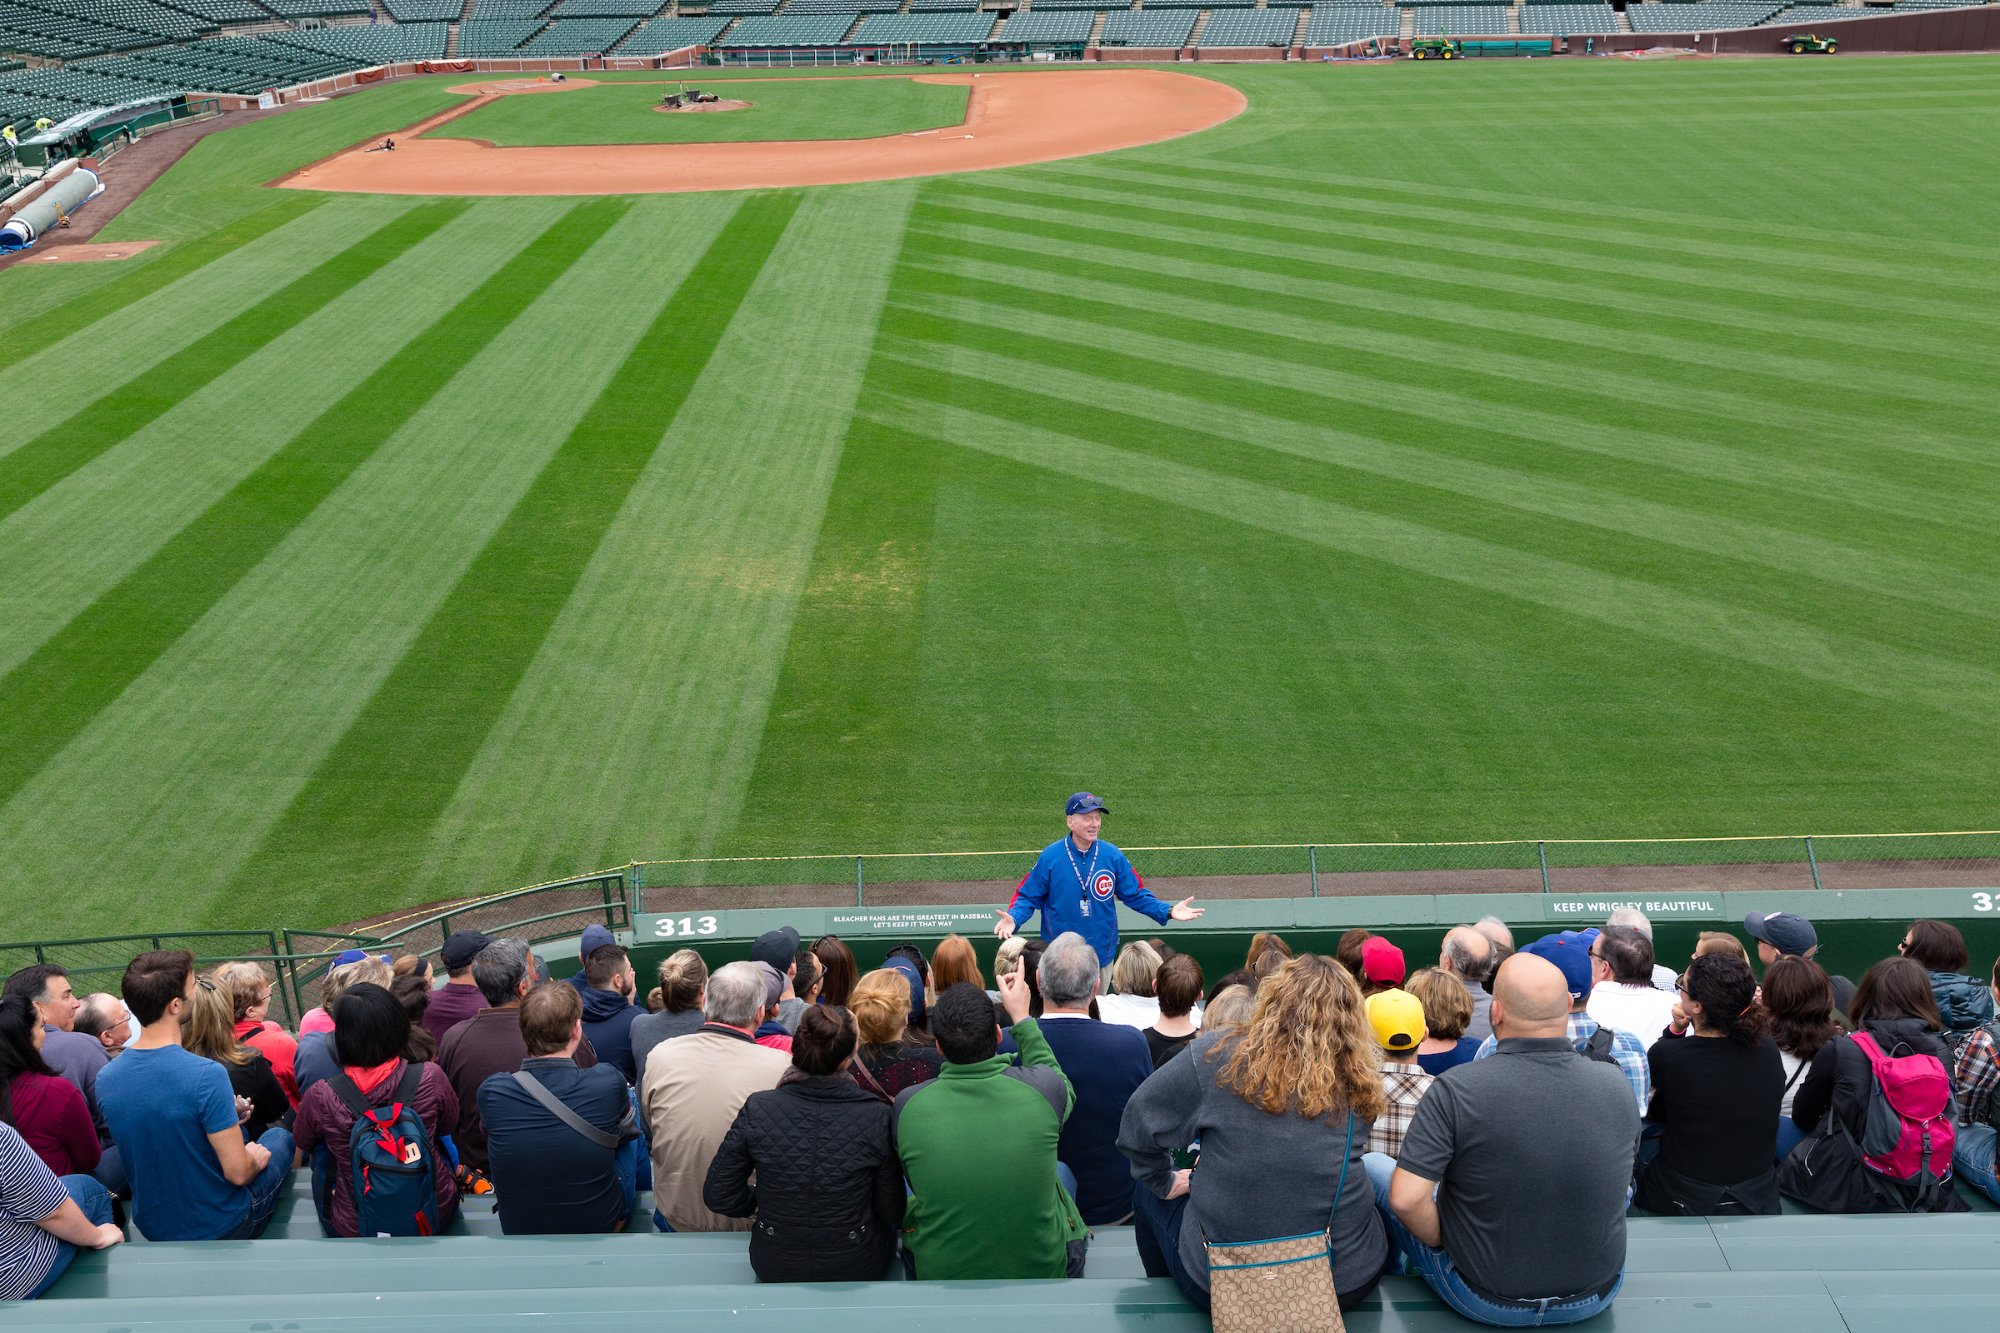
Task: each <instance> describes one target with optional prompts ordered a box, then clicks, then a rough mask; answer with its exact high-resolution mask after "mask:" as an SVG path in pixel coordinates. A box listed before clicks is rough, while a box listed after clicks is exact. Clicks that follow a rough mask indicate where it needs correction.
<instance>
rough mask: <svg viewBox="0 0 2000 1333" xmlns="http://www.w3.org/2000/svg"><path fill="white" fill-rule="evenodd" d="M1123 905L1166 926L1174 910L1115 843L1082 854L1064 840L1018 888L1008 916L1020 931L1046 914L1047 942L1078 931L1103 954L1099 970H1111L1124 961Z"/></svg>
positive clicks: (1050, 847) (1052, 847)
mask: <svg viewBox="0 0 2000 1333" xmlns="http://www.w3.org/2000/svg"><path fill="white" fill-rule="evenodd" d="M1119 903H1124V904H1125V905H1126V906H1127V907H1130V908H1131V909H1132V910H1133V911H1135V912H1142V913H1144V914H1145V915H1147V916H1149V917H1151V918H1153V920H1155V921H1157V922H1159V923H1160V924H1161V925H1165V924H1166V923H1167V918H1168V915H1169V914H1170V913H1171V912H1172V910H1173V908H1172V905H1171V904H1168V903H1163V902H1161V901H1160V900H1159V899H1158V898H1155V897H1154V896H1153V895H1152V893H1151V892H1150V891H1148V890H1147V888H1146V885H1145V883H1144V882H1143V881H1142V880H1140V878H1139V876H1138V875H1137V874H1136V873H1135V872H1134V871H1133V869H1132V863H1131V862H1130V861H1127V860H1126V859H1125V853H1123V852H1121V851H1119V850H1118V849H1117V848H1116V847H1113V846H1112V845H1111V844H1110V843H1108V842H1105V841H1104V840H1103V839H1101V838H1100V839H1099V840H1098V841H1096V842H1094V843H1092V844H1091V847H1090V850H1089V851H1087V852H1078V851H1077V850H1076V844H1075V843H1074V842H1072V841H1070V839H1069V838H1067V837H1063V838H1058V839H1057V840H1056V841H1054V842H1052V843H1050V844H1049V845H1048V846H1047V847H1044V848H1043V849H1042V854H1041V855H1040V856H1038V857H1037V858H1035V868H1034V869H1032V870H1030V871H1029V872H1028V873H1027V876H1026V877H1025V878H1024V879H1022V881H1021V883H1020V885H1019V886H1018V887H1016V888H1015V890H1014V901H1013V902H1011V903H1009V904H1008V905H1007V914H1008V915H1009V916H1011V917H1013V918H1014V924H1015V926H1017V927H1019V926H1025V925H1027V924H1028V918H1030V917H1032V916H1033V915H1034V914H1035V913H1036V912H1040V913H1041V914H1042V934H1043V935H1044V936H1045V937H1047V938H1049V939H1054V938H1055V937H1056V936H1058V935H1062V934H1066V933H1068V932H1070V931H1075V932H1076V933H1077V934H1079V935H1081V936H1083V937H1084V938H1085V939H1086V940H1089V941H1090V943H1091V947H1093V948H1095V949H1096V950H1097V961H1098V963H1099V965H1101V966H1103V967H1109V966H1111V960H1112V959H1113V958H1115V957H1117V956H1118V904H1119Z"/></svg>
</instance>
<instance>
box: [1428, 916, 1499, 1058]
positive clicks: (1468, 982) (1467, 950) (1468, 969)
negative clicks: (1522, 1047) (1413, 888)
mask: <svg viewBox="0 0 2000 1333" xmlns="http://www.w3.org/2000/svg"><path fill="white" fill-rule="evenodd" d="M1498 947H1499V946H1497V945H1495V944H1494V942H1493V941H1492V940H1490V939H1488V938H1487V937H1486V936H1485V935H1484V934H1483V933H1482V932H1480V931H1478V930H1475V929H1474V928H1473V927H1471V926H1453V927H1452V928H1451V929H1450V930H1448V931H1446V932H1445V936H1444V947H1442V948H1441V949H1439V950H1438V971H1440V972H1449V973H1451V974H1452V975H1453V976H1455V977H1457V978H1458V979H1459V980H1460V981H1462V982H1464V983H1465V989H1466V990H1467V991H1468V992H1469V993H1470V994H1471V996H1472V1021H1471V1022H1470V1023H1467V1024H1466V1025H1465V1035H1466V1036H1468V1037H1471V1038H1472V1039H1473V1040H1475V1041H1485V1040H1486V1039H1487V1038H1488V1037H1490V1036H1492V1035H1493V1021H1492V1019H1491V1018H1489V1017H1488V1016H1487V1012H1488V1009H1489V1008H1490V1006H1491V1005H1492V1003H1493V997H1492V996H1491V995H1490V994H1488V993H1487V990H1486V983H1487V981H1488V980H1489V979H1491V977H1492V975H1493V954H1494V951H1495V950H1496V949H1497V948H1498Z"/></svg>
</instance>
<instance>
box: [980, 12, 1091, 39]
mask: <svg viewBox="0 0 2000 1333" xmlns="http://www.w3.org/2000/svg"><path fill="white" fill-rule="evenodd" d="M1096 21H1097V17H1096V15H1094V14H1075V13H1069V14H1065V13H1049V12H1047V11H1045V10H1040V9H1031V10H1029V11H1027V12H1026V13H1024V14H1016V15H1014V17H1013V18H1010V19H1008V20H1007V24H1006V26H1005V27H1003V28H1001V29H1000V31H999V32H998V33H997V34H996V40H999V41H1002V42H1047V43H1051V44H1063V45H1074V44H1075V43H1077V42H1081V41H1082V40H1084V38H1086V37H1088V36H1090V25H1091V24H1093V23H1095V22H1096Z"/></svg>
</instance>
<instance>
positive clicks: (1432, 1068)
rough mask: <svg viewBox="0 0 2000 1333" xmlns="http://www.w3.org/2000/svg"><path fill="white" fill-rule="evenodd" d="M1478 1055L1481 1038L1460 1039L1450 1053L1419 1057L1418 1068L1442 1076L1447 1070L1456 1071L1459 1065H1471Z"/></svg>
mask: <svg viewBox="0 0 2000 1333" xmlns="http://www.w3.org/2000/svg"><path fill="white" fill-rule="evenodd" d="M1478 1054H1479V1038H1477V1037H1460V1038H1459V1039H1458V1045H1456V1046H1454V1047H1452V1048H1451V1049H1450V1050H1448V1051H1439V1052H1438V1053H1437V1054H1436V1055H1420V1056H1418V1057H1417V1067H1418V1068H1420V1069H1422V1070H1423V1071H1424V1072H1425V1073H1426V1074H1442V1073H1443V1072H1444V1071H1445V1070H1447V1069H1455V1068H1457V1067H1458V1066H1459V1065H1466V1064H1471V1063H1472V1058H1473V1057H1474V1056H1475V1055H1478Z"/></svg>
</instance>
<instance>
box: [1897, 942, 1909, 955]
mask: <svg viewBox="0 0 2000 1333" xmlns="http://www.w3.org/2000/svg"><path fill="white" fill-rule="evenodd" d="M1896 952H1897V953H1899V954H1902V955H1903V956H1904V957H1908V956H1909V953H1910V942H1909V941H1908V940H1904V941H1903V942H1902V943H1901V944H1898V945H1897V946H1896Z"/></svg>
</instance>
